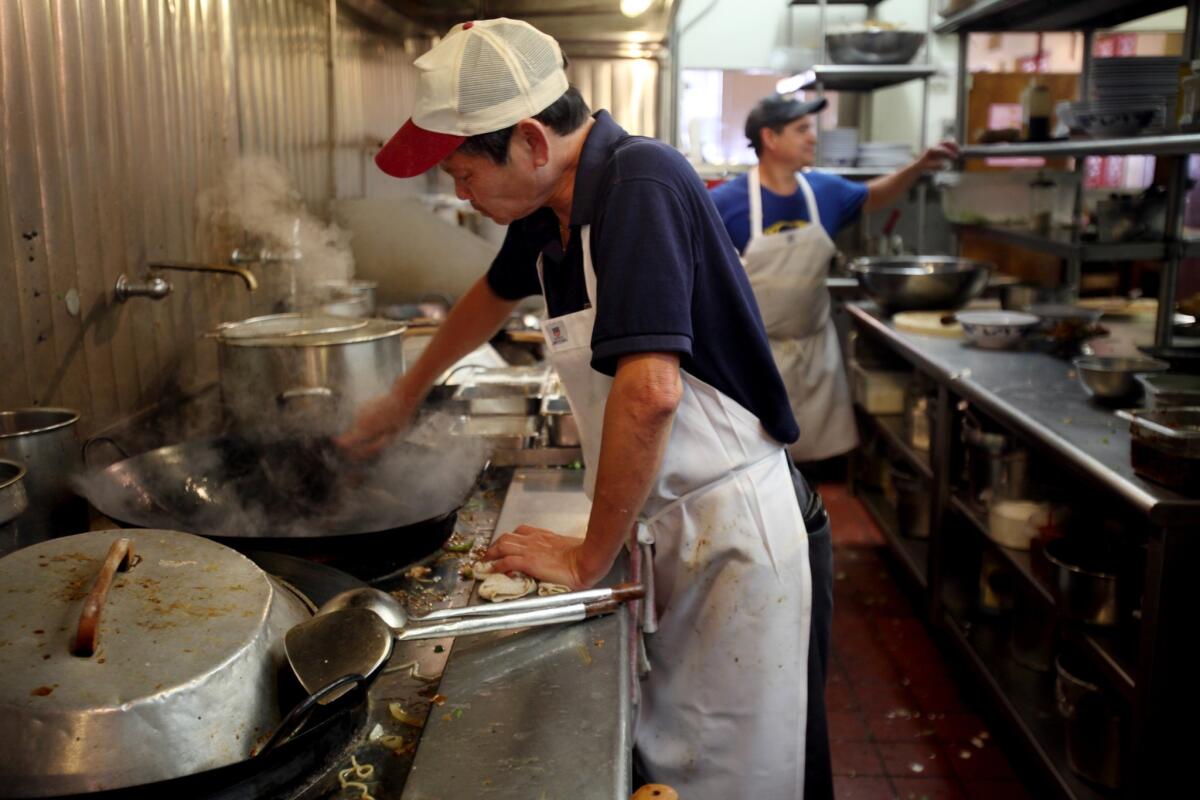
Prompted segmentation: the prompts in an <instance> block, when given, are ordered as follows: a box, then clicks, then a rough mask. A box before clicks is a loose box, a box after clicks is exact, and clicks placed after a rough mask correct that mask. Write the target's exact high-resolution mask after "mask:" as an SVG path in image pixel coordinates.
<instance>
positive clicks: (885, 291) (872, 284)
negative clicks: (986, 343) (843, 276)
mask: <svg viewBox="0 0 1200 800" xmlns="http://www.w3.org/2000/svg"><path fill="white" fill-rule="evenodd" d="M850 271H851V272H853V273H854V276H855V277H856V278H858V283H859V285H860V286H861V287H862V288H863V291H865V292H866V293H867V294H868V295H870V297H871V299H872V300H874V301H875V302H876V303H878V304H879V306H880V307H881V308H883V309H884V310H885V311H887V312H888V313H891V312H895V311H940V310H943V309H945V310H951V309H955V308H959V307H960V306H963V305H966V304H967V302H968V301H970V300H971V299H972V298H974V297H977V296H978V295H979V294H980V293H981V292H982V291H983V290H984V288H985V287H986V286H987V282H988V276H989V275H991V273H992V265H991V264H987V263H984V262H982V261H970V260H967V259H962V258H952V257H950V256H879V257H871V258H859V259H856V260H855V261H854V262H852V263H851V264H850Z"/></svg>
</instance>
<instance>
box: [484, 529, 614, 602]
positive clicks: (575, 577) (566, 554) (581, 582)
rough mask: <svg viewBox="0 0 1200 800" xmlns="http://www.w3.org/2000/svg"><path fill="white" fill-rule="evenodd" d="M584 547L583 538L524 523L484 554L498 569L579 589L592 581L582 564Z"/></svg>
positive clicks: (495, 569)
mask: <svg viewBox="0 0 1200 800" xmlns="http://www.w3.org/2000/svg"><path fill="white" fill-rule="evenodd" d="M582 551H583V540H582V539H576V538H573V537H570V536H561V535H559V534H557V533H555V532H554V531H548V530H545V529H543V528H534V527H532V526H530V525H520V526H518V527H517V529H516V530H514V531H513V532H512V533H506V534H504V535H503V536H501V537H500V538H499V539H497V540H496V541H495V543H494V544H493V545H492V546H491V547H490V548H488V551H487V552H486V553H485V554H484V556H483V557H484V558H485V559H487V560H488V561H491V562H492V571H494V572H524V573H525V574H526V575H528V576H529V577H531V578H536V579H537V580H539V581H545V582H547V583H561V584H562V585H564V586H569V587H571V589H572V590H578V589H586V588H588V586H589V585H590V583H589V582H588V581H586V580H585V579H584V578H583V575H582V569H581V567H580V564H581V561H580V554H581V553H582ZM591 583H595V581H592V582H591Z"/></svg>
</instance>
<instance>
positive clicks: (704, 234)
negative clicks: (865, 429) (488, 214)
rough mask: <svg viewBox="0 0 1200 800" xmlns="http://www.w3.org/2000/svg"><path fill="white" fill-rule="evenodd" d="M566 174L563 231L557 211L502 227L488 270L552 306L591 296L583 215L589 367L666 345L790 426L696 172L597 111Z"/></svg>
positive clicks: (766, 420)
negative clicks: (567, 227)
mask: <svg viewBox="0 0 1200 800" xmlns="http://www.w3.org/2000/svg"><path fill="white" fill-rule="evenodd" d="M595 119H596V122H595V124H594V125H593V126H592V129H591V130H590V131H589V132H588V136H587V140H586V141H585V142H584V145H583V151H582V152H581V154H580V160H579V168H578V171H577V173H576V175H575V192H574V196H573V199H572V205H571V237H570V240H569V242H568V246H567V250H566V252H563V248H562V243H561V239H560V238H559V233H558V221H557V218H556V217H555V216H554V212H553V211H551V210H550V209H549V208H542V209H539V210H538V211H536V212H534V213H533V214H531V215H529V216H528V217H525V218H524V219H520V220H517V221H515V222H513V223H512V224H511V225H509V227H508V233H507V235H506V236H505V239H504V244H503V245H502V246H501V248H500V252H499V253H498V254H497V255H496V259H495V261H493V262H492V265H491V267H490V268H489V270H488V274H487V280H488V285H489V286H490V287H491V288H492V291H494V292H496V294H498V295H499V296H501V297H503V298H507V299H509V300H518V299H520V298H523V297H528V296H529V295H533V294H540V293H541V292H542V290H541V286H540V284H539V282H538V276H537V257H538V255H539V254H540V255H542V256H543V265H544V266H543V271H544V274H545V282H546V291H545V295H546V306H547V309H548V312H549V314H550V316H551V317H558V316H562V315H564V314H570V313H574V312H576V311H580V310H582V309H584V308H587V307H588V299H587V288H586V286H585V283H584V277H583V248H582V244H581V235H580V228H581V227H582V226H583V225H591V251H592V252H591V256H592V264H593V266H594V268H595V271H596V294H597V298H596V302H597V306H598V308H597V309H596V322H595V326H594V328H593V330H592V368H593V369H595V370H597V371H599V372H602V373H604V374H606V375H612V374H614V373H615V372H616V367H617V360H618V359H619V358H620V357H621V356H625V355H632V354H636V353H647V352H673V353H678V354H679V355H680V360H681V363H682V366H683V368H684V369H685V370H687V371H688V372H689V373H691V374H692V375H695V376H696V377H697V378H699V379H700V380H702V381H704V382H705V383H707V384H709V385H710V386H713V387H715V388H716V389H718V390H720V391H721V392H722V393H724V394H725V395H727V396H728V397H730V398H732V399H733V400H735V401H737V402H738V403H740V404H741V405H742V406H743V407H745V408H746V409H747V410H749V411H750V412H751V413H752V414H754V415H755V416H757V417H758V419H759V421H761V422H762V424H763V427H764V428H765V429H766V431H767V432H768V433H769V434H770V435H771V436H772V437H774V438H775V439H776V440H778V441H779V442H782V443H789V442H794V441H795V440H796V438H797V437H798V436H799V430H798V428H797V427H796V420H795V417H793V416H792V410H791V408H790V407H789V405H788V400H787V391H786V389H785V388H784V386H783V380H782V379H781V378H780V377H779V371H778V369H776V367H775V361H774V359H773V358H772V357H771V349H770V346H769V345H768V343H767V336H766V333H764V331H763V324H762V318H761V317H760V316H759V313H758V305H757V304H756V303H755V300H754V294H753V292H752V291H751V289H750V284H749V281H748V280H747V278H746V272H745V270H744V269H742V265H741V262H739V261H738V258H737V253H736V252H735V251H734V249H733V248H732V247H731V246H730V244H729V239H728V237H727V235H726V233H725V230H724V228H723V226H722V225H721V219H720V217H719V216H718V215H717V210H716V209H715V208H714V207H713V204H712V200H711V199H710V198H709V195H708V192H707V191H705V189H704V184H703V183H702V182H701V181H700V178H699V176H698V175H697V174H696V171H695V169H694V168H693V167H692V166H691V164H689V163H688V162H687V160H685V159H684V157H683V156H682V155H681V154H680V153H679V152H678V151H676V150H675V149H674V148H671V147H669V146H667V145H665V144H663V143H662V142H659V141H657V140H654V139H647V138H644V137H641V136H630V135H629V134H628V133H626V132H625V131H624V130H622V129H621V127H620V126H619V125H617V123H616V122H615V121H613V118H612V117H611V116H609V114H608V112H606V111H599V112H597V113H596V115H595Z"/></svg>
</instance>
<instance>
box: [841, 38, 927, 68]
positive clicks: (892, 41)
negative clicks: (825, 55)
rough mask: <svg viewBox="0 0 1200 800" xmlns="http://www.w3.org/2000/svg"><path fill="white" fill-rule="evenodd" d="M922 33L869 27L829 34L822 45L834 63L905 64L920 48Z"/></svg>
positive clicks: (922, 39) (922, 40)
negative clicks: (870, 28) (863, 29)
mask: <svg viewBox="0 0 1200 800" xmlns="http://www.w3.org/2000/svg"><path fill="white" fill-rule="evenodd" d="M924 41H925V34H923V33H915V32H913V31H888V30H869V31H855V32H853V33H829V34H826V35H825V46H826V48H827V49H828V50H829V58H830V59H831V60H832V61H833V63H835V64H907V63H908V62H910V61H912V60H913V56H915V55H916V54H917V51H918V50H920V49H921V44H922V42H924Z"/></svg>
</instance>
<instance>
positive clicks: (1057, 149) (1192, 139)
mask: <svg viewBox="0 0 1200 800" xmlns="http://www.w3.org/2000/svg"><path fill="white" fill-rule="evenodd" d="M814 69H815V68H814ZM1190 153H1200V133H1169V134H1160V135H1157V136H1127V137H1124V138H1120V139H1067V140H1064V141H1057V142H1017V143H1014V144H973V145H968V146H967V147H964V148H962V150H961V155H962V157H963V158H1005V157H1009V156H1045V157H1047V158H1053V157H1056V156H1059V157H1067V156H1121V155H1134V156H1137V155H1142V156H1178V155H1188V154H1190Z"/></svg>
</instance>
